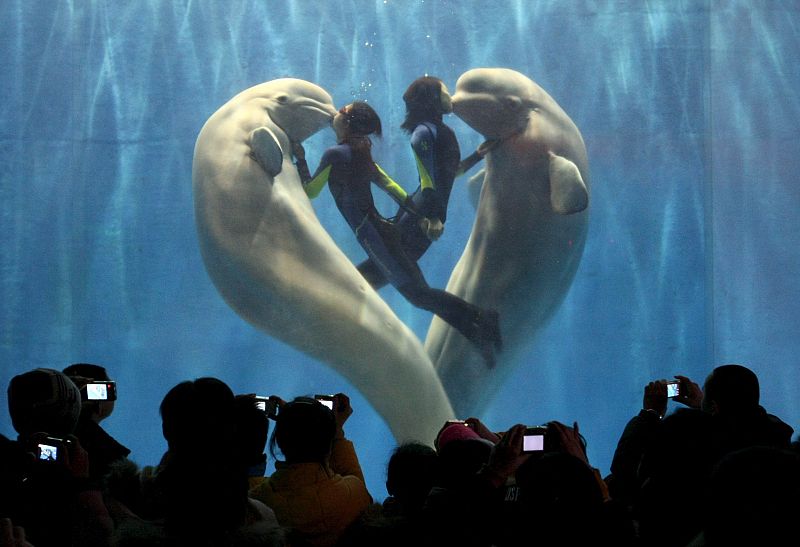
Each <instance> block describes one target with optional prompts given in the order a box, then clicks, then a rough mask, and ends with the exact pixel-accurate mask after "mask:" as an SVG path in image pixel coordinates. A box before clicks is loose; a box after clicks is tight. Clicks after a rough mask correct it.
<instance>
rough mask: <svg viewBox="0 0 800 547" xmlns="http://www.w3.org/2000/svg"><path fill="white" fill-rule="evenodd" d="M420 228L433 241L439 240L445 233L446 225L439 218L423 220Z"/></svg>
mask: <svg viewBox="0 0 800 547" xmlns="http://www.w3.org/2000/svg"><path fill="white" fill-rule="evenodd" d="M419 227H420V229H421V230H422V231H423V232H425V235H426V236H428V239H430V240H431V241H436V240H437V239H439V238H440V237H441V236H442V232H444V224H442V221H441V220H440V219H438V218H427V217H425V218H421V219H420V221H419Z"/></svg>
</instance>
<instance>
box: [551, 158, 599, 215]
mask: <svg viewBox="0 0 800 547" xmlns="http://www.w3.org/2000/svg"><path fill="white" fill-rule="evenodd" d="M550 205H551V207H552V208H553V211H555V212H556V213H558V214H560V215H571V214H573V213H579V212H581V211H583V210H584V209H586V207H588V205H589V192H588V190H587V189H586V183H585V182H583V177H581V172H580V171H579V170H578V166H577V165H575V164H574V163H572V162H571V161H570V160H568V159H567V158H563V157H561V156H558V155H556V154H553V153H552V152H550Z"/></svg>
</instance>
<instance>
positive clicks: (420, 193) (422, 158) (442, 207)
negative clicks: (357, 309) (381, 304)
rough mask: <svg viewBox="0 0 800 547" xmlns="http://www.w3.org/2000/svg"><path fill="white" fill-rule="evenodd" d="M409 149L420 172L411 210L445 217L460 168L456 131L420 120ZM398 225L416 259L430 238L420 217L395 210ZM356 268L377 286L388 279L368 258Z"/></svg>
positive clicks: (404, 247) (421, 213) (426, 247)
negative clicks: (420, 222) (420, 223)
mask: <svg viewBox="0 0 800 547" xmlns="http://www.w3.org/2000/svg"><path fill="white" fill-rule="evenodd" d="M411 149H412V150H413V152H414V158H415V159H416V163H417V171H418V172H419V187H418V188H417V190H416V191H415V192H414V193H413V194H412V196H411V201H412V204H413V207H414V210H416V211H417V212H419V214H420V215H421V216H423V217H427V218H431V219H434V218H438V219H439V220H441V221H442V224H444V223H445V221H446V220H447V204H448V202H449V200H450V191H451V190H452V188H453V181H454V180H455V177H456V172H457V171H458V168H459V157H460V151H459V148H458V141H457V140H456V136H455V133H453V130H452V129H450V128H449V127H448V126H446V125H444V124H435V123H431V122H423V123H421V124H419V125H417V127H416V128H414V131H413V132H412V133H411ZM397 216H398V220H397V226H398V228H399V231H400V238H401V241H402V245H403V249H404V250H405V253H406V255H407V256H408V258H409V259H411V260H413V261H414V262H416V261H417V260H419V258H420V257H421V256H422V255H423V254H425V251H427V250H428V247H430V245H431V243H432V241H431V240H430V238H428V236H427V235H426V234H425V232H424V231H423V230H422V228H420V226H419V217H418V216H416V215H413V214H410V213H408V211H406V210H404V209H402V208H401V209H400V210H399V211H398V215H397ZM358 271H359V272H361V275H363V276H364V278H365V279H366V280H367V281H369V283H370V285H372V286H373V287H374V288H376V289H378V288H380V287H383V286H384V285H386V283H387V282H389V280H388V279H387V278H386V277H385V276H384V275H382V272H381V269H380V268H379V267H378V266H377V265H376V264H375V263H374V262H373V261H372V260H370V259H367V260H365V261H364V262H362V263H361V264H359V265H358Z"/></svg>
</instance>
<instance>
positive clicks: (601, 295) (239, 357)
mask: <svg viewBox="0 0 800 547" xmlns="http://www.w3.org/2000/svg"><path fill="white" fill-rule="evenodd" d="M0 20H2V21H3V25H2V30H0V69H1V71H2V77H1V78H0V237H1V238H2V251H1V252H2V254H0V384H2V385H6V384H7V382H8V380H9V379H10V378H11V377H12V376H13V375H15V374H18V373H20V372H22V371H25V370H28V369H31V368H34V367H38V366H45V367H54V368H62V367H63V366H65V365H67V364H69V363H71V362H76V361H89V362H97V363H102V364H105V365H106V366H107V367H108V368H109V370H110V371H111V373H112V375H113V376H114V377H115V378H116V379H117V381H118V384H119V393H120V400H119V402H118V404H117V408H116V411H115V413H114V415H113V416H112V417H111V418H109V420H107V421H106V422H105V425H106V427H107V429H108V430H109V431H110V432H111V433H112V434H113V435H115V436H117V437H118V438H119V439H120V440H122V441H123V442H124V443H125V444H127V445H128V446H129V447H131V448H132V450H133V454H132V457H133V458H134V459H135V460H136V461H137V462H139V463H140V464H153V463H155V462H156V461H157V460H158V458H159V457H160V455H161V453H162V451H163V450H164V449H165V443H164V441H163V439H162V437H161V434H160V433H161V431H160V420H159V416H158V404H159V402H160V401H161V398H162V397H163V396H164V394H165V393H166V391H167V390H168V389H169V388H170V387H172V386H173V385H174V384H176V383H177V382H179V381H182V380H184V379H191V378H196V377H199V376H205V375H213V376H217V377H219V378H221V379H223V380H225V381H226V382H228V383H229V384H230V385H231V386H232V387H233V388H234V390H235V391H237V392H258V393H265V394H269V393H276V394H281V395H283V396H284V397H285V398H288V397H291V396H294V395H298V394H310V393H315V392H320V391H321V392H336V391H345V392H349V393H350V394H351V396H352V397H353V405H354V407H355V414H354V415H353V417H352V418H351V420H350V421H349V422H348V427H347V431H348V435H349V436H350V437H351V438H353V439H354V440H355V442H356V445H357V448H358V451H359V453H360V455H361V458H362V464H363V466H364V468H365V472H366V475H367V481H368V486H369V488H370V490H371V491H372V493H373V495H374V496H375V497H376V498H382V497H384V496H385V491H384V485H383V482H384V465H385V462H386V459H387V457H388V454H389V452H390V450H391V449H392V447H393V440H392V438H391V435H390V433H389V431H388V428H387V427H386V425H385V424H384V422H383V421H382V419H381V418H380V417H379V416H378V415H377V414H376V413H375V412H374V411H373V410H372V409H371V407H370V405H369V403H368V402H367V401H365V400H364V399H363V398H362V397H361V396H360V395H359V394H358V393H357V392H355V391H354V388H352V387H351V386H349V385H348V384H347V383H346V382H345V381H344V380H343V379H342V377H340V376H339V375H338V374H336V373H335V372H333V371H331V370H330V369H329V368H327V367H326V366H325V365H324V364H321V363H318V362H315V361H313V360H311V359H309V358H307V357H305V356H304V355H303V354H302V353H299V352H297V351H296V350H294V349H292V348H290V347H287V346H285V345H283V344H281V343H279V342H276V341H275V340H273V339H271V338H270V337H268V336H267V335H265V334H263V333H261V332H259V331H256V330H255V329H254V328H252V327H251V326H249V325H248V324H247V323H245V322H244V321H243V320H242V319H241V318H239V317H238V316H237V315H236V314H235V313H234V312H233V311H232V310H231V309H230V308H228V307H227V306H226V305H225V303H224V302H223V301H222V299H221V297H220V296H219V294H218V293H217V291H216V290H215V289H214V287H213V286H212V284H211V282H210V280H209V278H208V276H207V275H206V272H205V269H204V267H203V264H202V261H201V259H200V255H199V250H198V245H197V240H196V234H195V223H194V216H193V205H192V188H191V159H192V150H193V145H194V141H195V138H196V136H197V133H198V131H199V129H200V127H201V126H202V124H203V123H204V121H205V120H206V119H207V118H208V116H209V115H211V114H212V113H213V112H214V111H215V110H216V109H217V108H218V107H219V106H220V105H222V104H223V103H224V102H226V101H227V100H228V99H229V98H230V97H231V96H232V95H234V94H235V93H237V92H238V91H240V90H242V89H244V88H246V87H249V86H251V85H254V84H257V83H260V82H262V81H266V80H271V79H274V78H278V77H285V76H293V77H298V78H304V79H307V80H311V81H314V82H317V83H319V84H320V85H322V86H323V87H325V88H326V89H327V90H328V91H329V92H330V93H331V94H332V96H333V97H334V100H335V102H336V104H337V105H342V104H345V103H346V102H349V101H351V100H352V99H354V98H358V99H366V100H368V101H369V102H370V103H371V104H372V105H373V106H374V107H375V108H376V109H377V110H378V112H380V113H381V116H382V118H383V122H384V127H385V129H386V130H385V137H384V139H383V141H382V142H381V143H379V144H378V145H377V146H376V149H375V155H376V157H378V158H379V159H380V161H381V164H382V165H383V166H384V167H385V168H386V169H387V171H389V172H391V173H393V174H394V175H396V178H397V179H398V180H400V181H403V184H405V185H406V186H407V187H411V186H412V185H413V184H414V181H415V177H416V173H415V170H414V165H413V162H412V161H411V157H410V153H409V150H408V145H407V142H406V137H405V136H404V135H403V134H402V133H401V132H400V131H399V129H398V126H399V124H400V123H401V121H402V117H403V113H404V111H403V103H402V100H401V95H402V92H403V91H404V89H405V87H406V86H407V85H408V83H409V82H411V81H412V80H413V79H414V78H416V77H417V76H419V75H421V74H423V73H429V74H433V75H437V76H439V77H440V78H442V79H443V80H444V81H445V82H446V83H447V84H448V85H449V86H450V88H451V89H453V88H454V86H455V80H456V79H457V78H458V76H459V75H460V74H461V73H463V72H464V71H466V70H467V69H469V68H473V67H479V66H503V67H509V68H513V69H515V70H518V71H520V72H522V73H524V74H526V75H528V76H529V77H531V78H532V79H534V80H535V81H537V82H538V83H539V84H540V85H541V86H542V87H543V88H545V89H546V90H547V91H548V92H549V93H550V94H551V95H552V96H553V97H554V98H555V99H556V100H557V101H558V102H559V103H560V104H561V106H562V107H563V108H564V109H565V110H566V112H567V113H569V115H570V116H571V117H572V119H573V120H574V121H575V123H576V124H577V125H578V127H579V128H580V129H581V132H582V134H583V137H584V139H585V141H586V145H587V149H588V153H589V162H590V168H591V172H592V181H593V190H592V192H593V193H592V204H591V208H592V212H591V221H590V233H589V238H588V241H587V244H586V250H585V253H584V257H583V261H582V263H581V266H580V268H579V270H578V273H577V276H576V278H575V281H574V284H573V286H572V288H571V290H570V292H569V294H568V296H567V299H566V300H565V302H564V304H563V305H562V306H561V308H560V310H559V312H558V313H557V315H556V316H555V317H554V318H553V320H552V321H551V323H550V325H549V326H548V327H547V328H546V329H545V330H544V331H543V332H541V333H540V335H539V337H538V338H537V340H536V343H535V345H534V347H533V349H532V350H531V352H530V355H529V357H528V359H527V360H526V362H525V363H523V364H521V365H520V366H519V367H518V368H516V369H515V371H514V372H513V374H512V375H511V376H510V377H509V378H508V380H507V382H506V385H505V386H504V388H503V389H502V390H501V391H500V393H499V394H498V395H497V396H496V398H495V400H494V402H493V403H492V404H491V406H490V408H489V409H488V410H487V411H486V412H485V414H484V415H483V416H482V417H483V418H484V421H486V422H487V423H488V424H489V425H490V426H491V427H493V428H496V429H503V428H505V427H507V426H509V425H511V424H513V423H516V422H524V423H529V424H538V423H541V422H544V421H547V420H550V419H558V420H561V421H563V422H566V423H572V422H573V421H578V422H579V424H580V428H581V431H582V432H583V434H584V436H585V437H586V438H587V440H588V441H589V455H590V459H591V461H592V463H593V464H594V465H596V466H597V467H599V468H600V469H601V470H602V471H603V472H604V473H605V472H607V471H608V465H609V463H610V459H611V455H612V453H613V448H614V446H615V443H616V441H617V438H618V436H619V433H620V432H621V431H622V428H623V427H624V424H625V422H626V420H627V419H628V418H629V417H630V416H631V415H632V414H634V413H635V412H637V411H638V409H639V408H640V405H641V393H642V388H643V386H644V384H645V383H647V382H648V381H649V380H650V379H653V378H661V377H670V376H672V375H673V374H676V373H680V374H687V375H689V376H690V377H692V378H694V379H696V380H697V381H700V382H702V380H703V378H704V377H705V375H706V374H707V373H708V371H709V370H710V369H711V368H712V367H713V366H715V365H718V364H722V363H727V362H740V363H743V364H746V365H748V366H750V367H751V368H752V369H754V370H755V371H756V372H757V373H758V375H759V377H760V379H761V385H762V401H763V404H764V406H765V407H767V409H768V410H770V411H772V412H773V413H776V414H778V415H779V416H781V417H782V418H783V419H784V420H786V421H787V422H789V423H790V424H792V425H793V426H795V427H800V398H798V397H797V392H798V389H800V367H798V363H797V355H800V307H799V306H798V304H797V303H798V301H800V299H799V298H798V290H797V284H798V283H800V235H798V233H799V232H800V231H798V229H797V225H798V221H800V213H799V211H800V207H799V206H800V187H798V184H797V175H796V174H797V173H798V171H800V139H798V138H797V127H798V126H800V99H799V98H798V94H797V89H798V88H800V62H799V61H800V32H799V30H800V8H798V5H797V3H796V2H794V1H793V0H785V1H780V0H760V1H759V0H747V1H744V0H742V1H737V0H728V1H723V0H704V1H700V0H697V1H681V0H661V1H656V0H651V1H643V0H625V1H622V0H608V1H601V0H594V1H592V0H550V1H546V0H537V1H535V2H533V1H528V0H516V1H514V0H508V1H505V0H490V1H485V0H480V1H479V0H475V1H464V0H459V1H456V0H451V1H447V0H415V1H412V0H408V1H400V0H376V1H366V0H349V1H341V0H340V1H337V2H316V1H312V0H305V1H301V0H260V1H256V0H253V1H244V0H218V1H213V0H197V1H188V0H184V1H179V0H169V1H167V0H129V1H110V0H109V1H100V0H73V1H66V0H4V1H3V2H2V3H0ZM448 120H449V123H450V124H451V125H452V127H454V129H456V131H457V134H458V136H459V140H460V141H461V145H462V148H463V149H464V150H469V149H470V148H472V147H474V146H476V145H477V144H478V143H479V141H480V139H479V137H478V136H477V135H476V134H475V133H474V132H473V131H472V130H470V129H469V128H468V127H466V126H465V125H464V124H463V123H461V122H460V121H459V120H457V119H456V118H454V117H452V116H451V117H450V118H449V119H448ZM331 142H332V136H331V134H330V132H325V133H323V134H319V135H317V136H315V137H314V138H313V139H312V140H311V141H310V142H309V143H308V145H307V147H306V148H307V150H308V152H309V156H310V157H318V156H319V154H320V153H321V151H322V149H323V147H324V146H326V145H329V144H331ZM315 208H316V210H317V212H318V214H319V215H320V217H321V219H322V221H323V224H324V225H325V226H326V227H327V228H328V229H329V231H331V232H332V233H333V235H334V237H335V238H336V239H337V241H338V242H339V244H340V245H341V246H342V247H343V248H344V249H345V250H346V252H347V253H348V254H349V255H350V256H352V257H353V260H355V261H357V260H359V259H360V258H361V255H360V254H359V253H360V250H359V248H358V246H357V244H356V243H355V241H354V240H353V238H352V236H351V235H350V233H349V230H348V229H347V227H346V225H345V224H344V223H343V222H342V221H341V218H340V217H339V216H338V212H337V211H336V210H335V207H333V204H332V202H331V201H330V200H328V201H326V198H321V199H320V200H317V202H315ZM471 219H472V208H471V206H470V205H469V204H468V199H467V195H466V191H465V189H464V188H463V187H462V186H458V187H457V188H456V190H455V191H454V194H453V198H452V207H451V213H450V215H449V222H448V225H447V232H446V234H445V236H444V237H443V238H442V240H441V241H440V242H439V243H437V244H436V245H435V246H434V247H433V248H432V250H431V251H430V252H429V253H428V254H427V255H426V256H425V257H424V259H423V261H422V267H423V269H424V271H425V273H426V276H427V277H428V280H429V282H430V283H431V284H432V285H434V286H444V284H445V283H446V280H447V278H448V277H449V271H450V269H451V268H452V266H453V264H454V263H455V261H456V260H457V258H458V256H459V255H460V250H461V248H462V247H463V245H464V242H465V240H466V237H467V234H468V233H469V229H470V225H471ZM381 295H382V296H383V297H384V298H385V299H386V300H387V301H388V302H389V304H390V305H391V306H392V307H393V308H394V310H396V312H397V313H398V315H399V316H400V317H401V318H402V319H404V320H405V321H406V322H407V323H408V324H409V325H410V326H411V327H412V329H413V330H414V331H415V332H416V333H417V335H418V336H420V337H424V336H425V332H426V330H427V326H428V323H429V321H430V315H429V314H427V313H425V312H421V311H419V310H416V309H414V308H413V307H411V306H410V305H408V304H407V303H406V302H405V301H404V300H403V299H402V297H400V296H399V295H398V294H397V293H396V292H395V291H394V290H393V289H391V288H387V289H384V290H382V291H381ZM2 414H3V415H2V418H0V432H2V433H4V434H6V435H13V430H12V428H11V424H10V420H9V419H8V418H7V416H6V415H5V412H3V413H2Z"/></svg>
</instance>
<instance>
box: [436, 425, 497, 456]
mask: <svg viewBox="0 0 800 547" xmlns="http://www.w3.org/2000/svg"><path fill="white" fill-rule="evenodd" d="M453 441H479V442H481V443H484V444H489V445H492V442H491V441H488V440H486V439H484V438H483V437H481V436H480V435H478V434H477V433H475V430H474V429H472V428H471V427H469V426H468V425H466V424H464V423H451V424H448V425H446V426H444V428H442V430H441V431H440V432H439V436H438V437H436V449H437V450H440V451H441V450H442V448H444V447H445V445H447V444H448V443H451V442H453Z"/></svg>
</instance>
